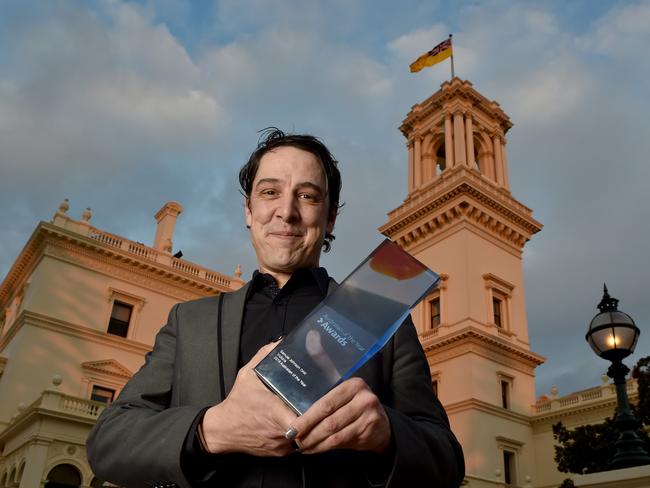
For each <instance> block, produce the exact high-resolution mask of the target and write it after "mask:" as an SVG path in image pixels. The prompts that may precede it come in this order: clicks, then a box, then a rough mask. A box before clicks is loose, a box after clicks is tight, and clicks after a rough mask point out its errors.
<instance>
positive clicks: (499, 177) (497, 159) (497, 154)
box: [492, 134, 503, 186]
mask: <svg viewBox="0 0 650 488" xmlns="http://www.w3.org/2000/svg"><path fill="white" fill-rule="evenodd" d="M492 143H493V147H494V170H495V171H494V177H495V178H496V182H497V184H498V185H501V186H503V161H502V160H501V138H500V137H499V135H498V134H494V136H493V137H492Z"/></svg>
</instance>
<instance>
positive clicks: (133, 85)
mask: <svg viewBox="0 0 650 488" xmlns="http://www.w3.org/2000/svg"><path fill="white" fill-rule="evenodd" d="M200 3H201V4H202V2H200ZM142 4H144V6H143V5H142ZM648 5H649V3H648V2H636V3H622V4H616V5H614V6H612V7H607V8H605V11H602V10H600V11H599V12H603V13H602V15H600V14H599V15H600V16H595V14H594V13H593V12H595V11H597V10H595V9H591V8H589V9H586V10H585V12H584V13H585V15H586V14H588V16H585V15H582V16H581V17H580V24H579V25H576V24H575V21H572V20H570V19H571V18H574V17H575V12H574V14H572V15H573V17H571V16H568V15H567V12H568V11H569V10H571V9H572V8H575V7H569V6H566V5H564V4H562V3H561V2H560V3H514V4H513V3H512V2H507V1H505V0H487V1H480V2H475V1H471V2H469V1H468V2H462V3H460V4H454V6H453V7H451V8H450V7H449V5H448V4H447V3H440V2H431V1H430V0H427V1H422V2H412V3H409V6H408V7H409V8H404V7H403V5H402V4H400V5H397V4H395V3H394V2H392V3H391V2H388V1H381V0H380V1H379V2H370V1H368V0H357V1H355V2H352V3H351V2H348V1H343V0H341V1H337V2H299V1H294V0H282V1H279V2H272V3H269V2H264V1H260V0H246V1H244V2H240V1H235V0H227V1H220V2H218V3H215V4H213V5H211V6H210V8H205V6H203V5H201V6H199V4H198V3H193V2H186V3H183V2H180V1H178V0H151V1H145V2H141V3H140V4H138V3H135V2H123V1H119V0H106V1H104V0H98V1H96V2H82V1H80V0H57V1H53V2H46V3H45V4H44V6H43V7H42V8H39V9H33V8H31V7H29V6H26V4H25V3H24V2H20V1H13V2H12V1H11V0H9V1H7V2H3V3H2V6H1V7H0V9H2V12H1V13H0V24H1V27H3V28H2V29H0V46H2V47H1V48H0V49H1V52H0V54H1V55H0V147H2V151H0V171H1V176H0V208H2V209H3V213H2V214H0V226H1V227H2V228H3V238H4V240H5V242H6V244H7V251H6V252H5V253H3V255H1V256H0V270H3V271H5V270H7V269H8V267H9V265H10V264H11V262H13V259H14V257H15V255H16V254H17V253H18V252H19V250H20V248H21V247H22V245H23V244H24V242H25V240H26V239H27V236H29V234H30V233H31V231H32V229H33V227H34V225H35V223H36V222H37V221H38V220H40V219H48V218H49V217H50V216H51V215H52V213H53V212H54V210H55V209H56V206H57V205H58V203H59V202H60V201H61V200H62V199H63V198H64V197H66V196H67V197H70V199H71V211H70V213H71V215H72V216H79V215H80V213H81V211H82V210H83V208H84V207H86V206H91V207H92V208H93V213H94V216H93V219H92V222H93V223H94V225H96V226H98V227H100V228H102V229H106V230H107V231H110V232H115V233H118V234H121V235H124V236H126V237H129V238H131V239H134V240H138V241H141V242H145V243H150V242H151V241H152V239H153V235H154V230H155V224H154V220H153V214H154V213H155V212H156V210H158V208H160V206H161V205H162V204H163V203H164V202H165V201H167V200H178V201H180V202H181V203H182V204H183V206H184V208H185V211H184V213H183V214H182V216H181V217H180V218H179V222H178V226H177V231H176V236H175V239H174V243H175V246H176V247H177V248H182V249H183V252H184V253H185V256H186V257H187V258H188V259H190V260H192V261H195V262H197V263H200V264H203V265H206V266H210V267H213V268H215V269H217V270H219V271H222V272H225V273H231V272H232V270H233V268H234V266H235V264H237V263H238V262H241V264H242V265H243V266H244V271H245V276H248V275H249V273H250V271H251V270H252V267H253V266H254V257H253V256H252V253H251V252H250V250H249V246H248V244H247V241H248V236H247V232H246V229H245V228H244V227H243V224H242V222H243V221H242V213H241V197H240V196H239V194H238V193H237V185H236V181H237V179H236V178H237V170H238V168H239V166H241V164H242V163H243V162H244V161H245V160H246V158H247V157H248V155H249V154H250V151H251V150H252V149H253V146H254V145H255V142H256V139H257V133H256V131H257V130H258V129H261V128H263V127H265V126H267V125H278V126H280V127H282V128H285V129H287V130H296V131H306V132H312V133H315V134H317V135H318V136H320V137H322V138H323V139H324V140H325V141H326V143H327V144H328V145H329V146H330V148H331V149H332V150H333V152H334V154H335V156H336V157H337V158H338V159H339V160H340V161H341V165H340V167H341V171H342V173H343V193H342V198H343V200H344V201H346V202H347V205H346V207H345V208H344V209H343V212H342V214H341V216H340V217H339V220H338V222H337V229H336V232H335V233H336V235H337V240H336V241H335V242H334V248H333V250H332V253H331V254H330V255H328V256H326V257H325V258H324V260H323V262H324V263H325V264H326V265H327V266H328V268H329V269H330V271H331V272H332V274H334V275H335V276H336V277H337V278H343V277H344V276H345V275H346V274H347V272H348V271H349V270H350V269H351V268H352V267H353V266H354V265H355V264H356V263H357V262H358V261H359V260H360V259H361V258H362V257H364V256H365V255H366V254H367V252H368V251H369V250H370V249H372V248H373V247H374V245H375V244H376V243H377V241H378V239H379V236H378V234H377V232H376V230H375V229H376V227H377V226H379V225H381V224H383V223H384V222H385V218H386V216H385V213H386V212H387V211H389V210H391V209H392V208H394V207H396V206H397V205H399V204H400V203H401V201H402V199H403V198H404V197H405V196H406V183H405V182H406V168H407V154H406V149H405V147H404V139H403V137H402V135H401V134H400V133H399V132H398V130H397V127H398V126H399V124H400V122H401V120H402V118H403V117H404V116H405V115H406V113H407V112H408V110H409V107H410V106H411V105H413V104H414V103H417V102H420V101H422V100H424V99H426V98H427V97H428V96H430V95H431V94H432V93H433V92H434V91H435V90H436V89H437V88H438V86H439V84H440V83H441V82H442V81H444V80H446V79H448V78H449V66H448V61H447V62H445V63H444V64H442V65H439V66H436V67H434V68H431V69H427V70H424V71H422V72H420V73H417V74H411V73H409V71H408V64H409V63H410V62H411V61H413V60H414V59H415V57H417V56H418V55H420V54H422V53H423V52H424V51H426V50H427V49H430V48H431V47H432V46H433V45H435V44H437V43H438V42H440V41H442V40H443V39H445V38H446V37H447V35H448V33H449V32H453V33H454V37H453V40H454V53H455V67H456V74H457V75H458V76H460V77H461V78H464V79H469V80H470V81H471V82H472V83H473V84H474V87H475V88H476V89H477V90H478V91H479V92H481V93H482V94H483V95H485V96H486V97H487V98H489V99H495V100H497V101H498V102H499V103H500V104H501V106H502V107H503V109H504V110H505V111H506V112H507V113H508V114H509V115H510V116H511V117H512V120H513V122H514V124H515V126H514V128H513V129H512V130H511V131H510V132H509V134H508V146H507V147H508V160H509V169H510V182H511V190H512V192H513V195H515V197H517V198H519V199H520V200H521V201H522V203H524V204H526V205H528V206H530V207H532V208H533V209H534V211H535V217H536V218H538V219H539V220H541V221H542V222H543V223H544V224H545V228H544V230H543V231H542V232H541V233H540V234H539V235H537V236H534V237H533V239H532V241H531V242H530V243H528V244H527V246H526V250H525V253H524V261H523V262H524V266H525V273H526V292H527V300H528V309H529V326H530V335H531V340H532V348H533V349H534V350H535V351H537V352H539V353H541V354H543V355H546V356H548V358H549V364H548V365H545V366H542V367H541V368H540V369H539V370H538V372H537V374H538V380H539V384H540V385H542V387H543V389H544V390H546V389H547V387H548V385H550V384H554V383H558V386H559V387H560V390H561V391H563V392H566V391H570V390H571V389H581V388H584V387H586V386H590V385H591V384H597V383H598V382H599V381H600V380H599V374H600V372H601V371H602V368H596V369H594V372H593V378H592V379H588V377H589V371H590V368H591V366H590V364H592V363H590V362H589V361H587V360H586V359H585V360H583V359H584V357H583V356H581V357H580V358H579V359H578V358H576V362H575V364H576V365H580V367H579V368H577V367H576V368H575V370H576V371H577V370H579V371H581V374H580V375H576V374H568V373H567V371H569V370H572V365H573V364H574V363H573V362H570V361H568V360H567V358H568V357H571V358H573V356H575V355H577V353H576V351H581V352H582V353H581V354H584V355H586V356H591V354H592V353H591V352H590V351H589V350H588V348H587V345H586V343H585V342H584V332H585V331H586V326H587V324H588V321H589V320H590V319H591V316H592V315H593V313H595V308H594V305H595V302H597V301H598V299H599V298H600V295H599V293H600V286H601V285H602V281H607V282H608V284H610V290H611V291H612V293H613V294H614V296H617V297H618V298H620V299H621V306H622V308H623V310H626V311H628V312H629V313H630V314H631V315H632V316H633V317H634V318H635V319H637V322H638V323H639V324H643V323H646V322H650V309H649V307H648V305H647V302H648V300H647V293H645V291H644V290H645V288H644V287H643V284H644V283H645V282H646V281H647V280H648V276H650V264H649V263H650V261H648V259H647V250H646V249H645V247H647V245H646V243H647V242H648V241H650V228H649V227H648V226H647V225H643V223H644V222H646V221H647V216H646V215H645V214H646V213H647V208H648V207H650V201H649V198H650V195H649V194H648V192H647V188H646V187H647V181H648V178H650V166H648V165H647V164H646V163H645V161H646V159H647V154H648V153H649V152H650V138H648V137H647V134H646V132H647V130H646V124H645V121H644V116H645V114H646V113H648V112H649V111H650V100H649V99H648V97H647V96H646V91H647V87H646V85H647V79H648V76H647V75H648V74H649V73H650V61H649V58H648V57H647V56H646V55H645V53H644V51H643V50H644V49H645V46H646V45H647V44H648V41H649V40H650V39H649V38H648V36H649V34H648V30H649V29H648V28H647V26H648V25H650V22H649V21H647V15H648V13H647V12H648ZM572 11H573V10H572ZM567 19H569V20H567ZM623 70H625V71H624V72H625V75H624V76H623V75H622V74H621V73H623ZM21 236H22V237H21ZM559 338H561V339H559ZM642 350H645V351H647V350H650V334H645V333H644V334H642V336H641V342H640V344H639V351H642ZM585 382H586V383H587V384H585ZM545 385H546V386H545Z"/></svg>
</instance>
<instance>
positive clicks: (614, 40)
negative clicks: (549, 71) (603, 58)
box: [576, 0, 650, 57]
mask: <svg viewBox="0 0 650 488" xmlns="http://www.w3.org/2000/svg"><path fill="white" fill-rule="evenodd" d="M649 26H650V2H649V1H647V0H646V1H640V2H630V3H622V4H619V5H616V6H614V7H613V8H612V9H611V10H610V11H609V12H607V13H606V14H605V15H603V16H602V17H601V18H600V19H599V20H598V21H597V22H596V25H595V28H594V30H593V31H592V32H589V33H588V34H587V35H584V36H580V37H578V38H577V40H576V43H577V45H578V46H580V47H582V48H584V49H587V50H590V51H594V52H599V53H604V54H610V55H616V56H622V57H629V56H636V55H637V54H639V53H642V54H643V55H646V54H647V49H646V47H647V45H648V43H650V27H649Z"/></svg>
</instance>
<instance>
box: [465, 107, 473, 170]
mask: <svg viewBox="0 0 650 488" xmlns="http://www.w3.org/2000/svg"><path fill="white" fill-rule="evenodd" d="M465 130H466V132H467V134H466V137H465V139H466V141H467V166H469V167H470V168H473V167H474V128H473V127H472V114H470V113H468V114H467V115H466V116H465Z"/></svg>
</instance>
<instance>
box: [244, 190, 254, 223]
mask: <svg viewBox="0 0 650 488" xmlns="http://www.w3.org/2000/svg"><path fill="white" fill-rule="evenodd" d="M244 212H245V215H246V227H248V228H249V229H250V227H251V225H252V223H253V215H252V214H251V201H250V198H248V197H246V199H245V200H244Z"/></svg>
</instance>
